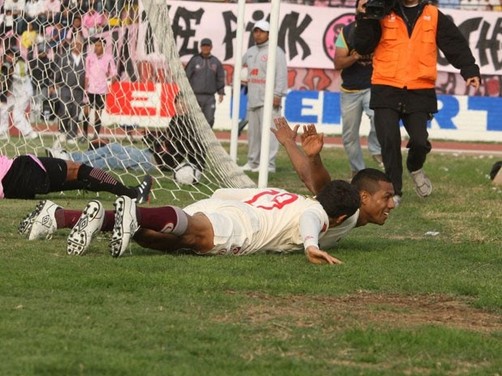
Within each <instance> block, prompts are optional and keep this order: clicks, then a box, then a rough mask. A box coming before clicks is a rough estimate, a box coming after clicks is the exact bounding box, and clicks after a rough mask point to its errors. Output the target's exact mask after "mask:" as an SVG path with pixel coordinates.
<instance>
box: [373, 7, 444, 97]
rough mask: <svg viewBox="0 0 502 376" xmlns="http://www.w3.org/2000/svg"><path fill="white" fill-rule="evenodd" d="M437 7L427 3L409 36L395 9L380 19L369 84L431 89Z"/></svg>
mask: <svg viewBox="0 0 502 376" xmlns="http://www.w3.org/2000/svg"><path fill="white" fill-rule="evenodd" d="M437 24H438V9H437V7H435V6H433V5H426V6H425V7H424V9H423V12H422V14H421V15H420V16H419V18H418V19H417V22H416V24H415V27H414V28H413V32H412V33H411V37H410V36H408V30H407V28H406V24H405V22H404V20H403V19H402V18H401V17H398V16H397V15H396V14H395V13H394V12H392V13H390V14H389V15H387V16H385V17H384V18H383V19H382V20H380V25H381V27H382V36H381V38H380V42H379V43H378V46H377V48H376V49H375V54H374V55H373V75H372V77H371V83H372V84H378V85H389V86H394V87H398V88H408V89H412V90H413V89H431V88H434V87H435V83H436V77H437V45H436V32H437Z"/></svg>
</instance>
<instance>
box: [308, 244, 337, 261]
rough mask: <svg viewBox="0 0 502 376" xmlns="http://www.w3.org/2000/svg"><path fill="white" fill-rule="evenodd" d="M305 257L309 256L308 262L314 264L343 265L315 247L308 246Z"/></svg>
mask: <svg viewBox="0 0 502 376" xmlns="http://www.w3.org/2000/svg"><path fill="white" fill-rule="evenodd" d="M305 256H307V260H309V262H311V263H312V264H330V265H335V264H343V262H342V261H340V260H338V259H337V258H335V257H333V256H331V255H330V254H329V253H328V252H325V251H323V250H320V249H319V248H317V247H315V246H308V247H307V248H306V249H305Z"/></svg>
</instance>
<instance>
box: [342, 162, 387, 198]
mask: <svg viewBox="0 0 502 376" xmlns="http://www.w3.org/2000/svg"><path fill="white" fill-rule="evenodd" d="M381 181H384V182H386V183H392V181H391V180H390V179H389V177H388V176H387V175H386V174H385V173H384V172H382V171H380V170H377V169H375V168H365V169H363V170H360V171H359V172H358V173H357V174H356V175H355V176H354V177H353V178H352V182H351V183H352V185H353V186H355V187H356V188H357V190H358V191H359V192H361V191H366V192H368V193H371V194H373V193H375V192H377V191H379V190H380V185H379V184H378V183H379V182H381Z"/></svg>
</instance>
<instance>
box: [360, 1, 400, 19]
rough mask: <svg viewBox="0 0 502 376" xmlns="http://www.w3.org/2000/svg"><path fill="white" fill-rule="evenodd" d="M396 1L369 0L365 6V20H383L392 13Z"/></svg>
mask: <svg viewBox="0 0 502 376" xmlns="http://www.w3.org/2000/svg"><path fill="white" fill-rule="evenodd" d="M394 4H395V0H368V2H367V3H366V4H365V8H366V13H365V14H364V16H365V18H371V19H374V20H381V19H382V18H384V17H385V16H386V15H387V14H389V13H390V11H391V10H392V8H393V7H394Z"/></svg>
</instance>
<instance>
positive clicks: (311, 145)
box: [301, 124, 324, 157]
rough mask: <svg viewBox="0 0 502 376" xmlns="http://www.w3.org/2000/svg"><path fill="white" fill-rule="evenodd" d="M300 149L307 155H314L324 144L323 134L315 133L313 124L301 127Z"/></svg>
mask: <svg viewBox="0 0 502 376" xmlns="http://www.w3.org/2000/svg"><path fill="white" fill-rule="evenodd" d="M301 140H302V149H303V151H304V152H305V154H306V155H307V156H308V157H314V156H316V155H317V154H319V153H320V152H321V150H322V147H323V145H324V134H323V133H317V129H316V127H315V125H314V124H310V125H306V126H304V127H303V133H302V136H301Z"/></svg>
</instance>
